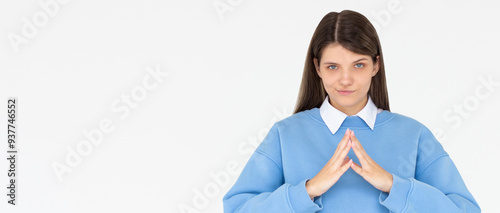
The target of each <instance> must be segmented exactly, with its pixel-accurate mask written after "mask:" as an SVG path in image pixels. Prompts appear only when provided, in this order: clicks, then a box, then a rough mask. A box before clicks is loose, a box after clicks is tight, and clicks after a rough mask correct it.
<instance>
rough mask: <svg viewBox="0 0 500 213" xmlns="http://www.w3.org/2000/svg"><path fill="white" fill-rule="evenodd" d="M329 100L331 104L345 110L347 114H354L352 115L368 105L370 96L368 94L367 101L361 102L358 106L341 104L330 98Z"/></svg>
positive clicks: (342, 110)
mask: <svg viewBox="0 0 500 213" xmlns="http://www.w3.org/2000/svg"><path fill="white" fill-rule="evenodd" d="M328 101H329V102H330V105H332V106H333V107H335V108H336V109H338V110H339V111H341V112H343V113H344V114H346V115H347V116H352V115H356V114H358V112H359V111H361V110H362V109H363V107H365V106H366V104H367V103H368V96H366V98H365V101H363V102H360V103H359V104H358V105H357V106H350V107H343V106H339V105H337V103H335V102H334V101H332V100H331V99H330V98H329V99H328ZM332 103H333V104H332Z"/></svg>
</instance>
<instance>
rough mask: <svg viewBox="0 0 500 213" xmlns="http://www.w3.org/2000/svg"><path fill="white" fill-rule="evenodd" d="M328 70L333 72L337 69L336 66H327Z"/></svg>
mask: <svg viewBox="0 0 500 213" xmlns="http://www.w3.org/2000/svg"><path fill="white" fill-rule="evenodd" d="M328 69H331V70H335V69H337V66H335V65H330V66H328Z"/></svg>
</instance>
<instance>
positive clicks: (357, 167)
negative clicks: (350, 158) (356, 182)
mask: <svg viewBox="0 0 500 213" xmlns="http://www.w3.org/2000/svg"><path fill="white" fill-rule="evenodd" d="M351 168H352V170H354V171H355V172H356V173H358V174H359V175H360V176H361V177H363V168H362V167H361V166H360V165H359V164H357V163H355V162H352V164H351Z"/></svg>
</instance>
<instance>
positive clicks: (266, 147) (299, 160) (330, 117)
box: [223, 10, 480, 212]
mask: <svg viewBox="0 0 500 213" xmlns="http://www.w3.org/2000/svg"><path fill="white" fill-rule="evenodd" d="M223 202H224V211H225V212H480V208H479V206H478V204H477V202H476V201H475V199H474V198H473V196H472V195H471V193H470V192H469V191H468V190H467V187H466V186H465V183H464V182H463V180H462V178H461V176H460V174H459V172H458V170H457V168H456V167H455V165H454V164H453V162H452V160H451V159H450V157H449V156H448V154H447V153H446V151H445V150H444V149H443V147H442V146H441V144H440V143H439V142H438V141H437V140H436V138H435V137H434V136H433V134H432V133H431V131H429V129H428V128H427V127H425V126H424V125H423V124H421V123H419V122H418V121H416V120H414V119H412V118H409V117H406V116H403V115H400V114H397V113H392V112H390V109H389V98H388V95H387V86H386V82H385V70H384V60H383V57H382V49H381V46H380V41H379V39H378V35H377V33H376V31H375V28H374V27H373V26H372V24H371V23H370V22H369V21H368V19H367V18H366V17H364V16H363V15H361V14H359V13H357V12H354V11H349V10H344V11H342V12H340V13H336V12H331V13H328V14H327V15H326V16H325V17H324V18H323V19H322V20H321V22H320V23H319V25H318V27H317V28H316V31H315V32H314V35H313V37H312V40H311V43H310V45H309V50H308V52H307V58H306V63H305V67H304V73H303V76H302V83H301V87H300V92H299V97H298V101H297V106H296V109H295V113H294V115H292V116H290V117H288V118H285V119H283V120H281V121H279V122H276V123H275V124H274V125H273V126H272V127H271V129H270V130H269V133H268V135H267V136H266V138H265V139H264V140H263V141H262V143H261V144H260V145H259V147H258V148H257V149H256V150H255V152H254V153H253V155H252V156H251V157H250V159H249V161H248V162H247V164H246V166H245V168H244V169H243V171H242V172H241V175H240V177H239V178H238V180H237V181H236V183H235V185H234V186H233V187H232V188H231V189H230V190H229V191H228V192H227V194H226V195H225V196H224V198H223Z"/></svg>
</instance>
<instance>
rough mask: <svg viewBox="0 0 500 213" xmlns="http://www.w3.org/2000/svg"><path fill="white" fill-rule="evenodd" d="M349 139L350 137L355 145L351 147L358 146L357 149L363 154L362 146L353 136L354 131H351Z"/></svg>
mask: <svg viewBox="0 0 500 213" xmlns="http://www.w3.org/2000/svg"><path fill="white" fill-rule="evenodd" d="M350 137H351V140H352V141H353V142H355V143H356V144H353V147H354V146H358V145H359V146H358V148H359V149H361V150H362V151H363V152H365V148H363V145H361V142H360V141H359V140H358V138H357V137H356V135H355V134H354V131H351V134H350Z"/></svg>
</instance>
